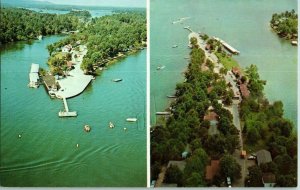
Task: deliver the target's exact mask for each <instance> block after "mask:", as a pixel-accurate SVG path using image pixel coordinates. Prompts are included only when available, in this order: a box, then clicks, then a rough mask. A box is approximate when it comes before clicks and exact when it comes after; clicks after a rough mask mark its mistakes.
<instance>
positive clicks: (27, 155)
mask: <svg viewBox="0 0 300 190" xmlns="http://www.w3.org/2000/svg"><path fill="white" fill-rule="evenodd" d="M62 38H63V36H49V37H45V38H44V39H43V40H42V41H38V40H36V41H33V42H31V43H26V42H17V43H13V44H9V45H7V46H5V47H2V49H1V141H0V142H1V147H0V149H1V161H0V164H1V165H0V181H1V185H2V186H71V187H94V186H105V187H116V186H123V187H127V186H129V187H133V186H146V176H147V175H146V174H147V169H146V131H147V130H146V127H145V116H146V114H145V110H146V106H145V101H146V100H145V99H146V50H143V51H141V52H139V53H137V54H134V55H130V56H128V57H127V58H125V59H123V60H121V61H119V62H117V63H115V64H113V65H111V66H109V67H108V69H107V70H105V71H104V72H103V73H102V74H101V76H98V77H97V78H96V80H94V81H92V83H91V84H90V85H89V86H88V87H87V89H86V90H85V91H84V92H83V93H82V94H80V95H79V96H77V97H75V98H71V99H68V100H67V101H68V105H69V108H70V110H71V111H77V113H78V117H76V118H59V117H58V112H59V111H60V110H62V109H63V102H62V100H59V99H51V98H50V97H49V95H48V94H47V92H46V90H45V88H44V86H40V87H39V88H38V89H33V88H28V87H27V84H28V83H29V71H30V66H31V63H38V64H40V66H41V67H43V68H48V66H47V64H46V61H47V59H48V51H47V49H46V46H47V45H48V44H51V43H54V42H56V41H58V40H60V39H62ZM114 78H122V79H123V81H122V82H119V83H114V82H112V79H114ZM129 117H136V118H138V121H137V122H135V123H128V122H126V118H129ZM110 121H112V122H113V123H114V124H115V128H113V129H110V128H109V127H108V124H109V122H110ZM85 124H88V125H90V126H91V128H92V130H91V132H90V133H86V132H84V130H83V127H84V125H85ZM124 127H126V128H127V131H124ZM19 134H21V135H22V138H18V135H19ZM76 144H79V147H78V148H77V147H76Z"/></svg>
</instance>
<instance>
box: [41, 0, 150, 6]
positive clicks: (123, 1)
mask: <svg viewBox="0 0 300 190" xmlns="http://www.w3.org/2000/svg"><path fill="white" fill-rule="evenodd" d="M40 1H48V2H51V3H55V4H65V5H98V6H114V7H144V8H145V7H146V0H40Z"/></svg>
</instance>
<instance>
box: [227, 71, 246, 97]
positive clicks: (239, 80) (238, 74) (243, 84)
mask: <svg viewBox="0 0 300 190" xmlns="http://www.w3.org/2000/svg"><path fill="white" fill-rule="evenodd" d="M231 71H232V73H233V74H234V75H235V77H236V79H237V84H238V87H239V90H240V92H241V95H242V97H243V98H248V97H249V96H250V91H249V90H248V87H247V85H248V83H247V81H246V79H245V77H244V76H243V74H242V72H241V70H240V69H239V68H238V67H233V68H232V70H231Z"/></svg>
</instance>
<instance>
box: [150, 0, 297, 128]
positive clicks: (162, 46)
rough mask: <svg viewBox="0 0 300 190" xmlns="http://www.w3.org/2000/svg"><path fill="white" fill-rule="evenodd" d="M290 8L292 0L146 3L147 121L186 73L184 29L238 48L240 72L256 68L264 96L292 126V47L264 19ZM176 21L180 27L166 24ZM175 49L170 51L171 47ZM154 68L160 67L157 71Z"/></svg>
mask: <svg viewBox="0 0 300 190" xmlns="http://www.w3.org/2000/svg"><path fill="white" fill-rule="evenodd" d="M292 9H295V10H296V11H297V1H296V0H280V1H276V3H274V2H273V1H270V0H260V1H257V0H250V1H247V2H245V1H240V0H191V1H188V2H186V1H184V2H183V1H180V0H165V1H159V0H151V10H150V18H151V20H150V22H151V27H150V37H151V38H150V40H151V57H150V62H151V66H150V67H151V95H150V96H151V123H152V124H154V123H155V121H156V117H155V112H156V111H162V110H164V109H165V108H166V107H167V106H168V104H169V100H168V99H167V98H166V96H167V95H170V94H173V93H174V89H175V86H176V83H178V82H181V81H183V79H184V76H183V74H182V72H183V71H184V70H185V69H186V66H187V64H188V61H187V60H186V59H184V57H187V56H188V54H189V52H190V50H189V49H188V48H187V44H188V38H187V35H188V31H187V30H185V29H183V27H184V26H190V27H191V28H192V29H193V30H194V31H197V32H199V31H201V32H204V33H207V34H208V35H209V36H217V37H220V38H221V39H223V40H225V41H226V42H228V43H229V44H230V45H232V46H233V47H235V48H236V49H238V50H239V51H240V52H241V54H240V55H238V56H234V58H235V59H236V60H238V62H239V63H240V65H241V67H242V68H245V67H247V66H249V65H251V64H255V65H257V67H258V69H259V74H260V77H261V78H262V79H263V80H266V81H267V85H266V86H265V95H266V97H267V98H268V99H269V100H270V101H271V102H272V101H276V100H282V101H283V103H284V111H285V112H284V114H285V117H287V118H288V119H290V120H291V121H293V123H294V124H296V123H297V47H294V46H291V44H290V42H288V41H285V40H282V39H280V38H279V37H278V36H277V35H276V34H275V33H273V32H272V30H271V28H270V26H269V21H270V19H271V18H272V14H273V13H275V12H283V11H286V10H292ZM182 17H190V18H189V19H187V20H185V21H183V22H182V23H177V24H172V22H173V21H176V20H178V19H179V18H182ZM175 44H176V45H178V48H172V46H173V45H175ZM159 65H165V66H166V67H165V69H163V70H159V71H157V70H156V68H157V66H159Z"/></svg>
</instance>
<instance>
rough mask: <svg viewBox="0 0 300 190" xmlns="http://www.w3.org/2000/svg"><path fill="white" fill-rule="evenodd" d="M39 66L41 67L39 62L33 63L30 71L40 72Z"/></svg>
mask: <svg viewBox="0 0 300 190" xmlns="http://www.w3.org/2000/svg"><path fill="white" fill-rule="evenodd" d="M39 68H40V65H39V64H36V63H32V64H31V69H30V72H31V73H38V72H39Z"/></svg>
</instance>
